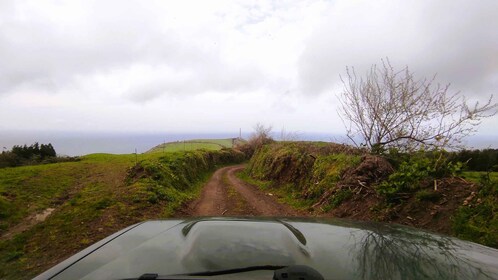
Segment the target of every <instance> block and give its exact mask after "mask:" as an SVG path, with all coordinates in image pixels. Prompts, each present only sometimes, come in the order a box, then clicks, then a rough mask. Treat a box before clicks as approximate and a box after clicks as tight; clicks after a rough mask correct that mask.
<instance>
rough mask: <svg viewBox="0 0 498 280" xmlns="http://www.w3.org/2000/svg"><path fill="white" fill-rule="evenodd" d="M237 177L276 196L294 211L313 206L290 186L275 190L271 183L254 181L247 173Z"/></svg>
mask: <svg viewBox="0 0 498 280" xmlns="http://www.w3.org/2000/svg"><path fill="white" fill-rule="evenodd" d="M236 176H237V177H238V178H239V179H241V180H242V181H245V182H247V183H249V184H251V185H254V186H256V187H258V188H259V189H261V190H262V191H264V192H267V193H271V194H273V195H275V196H276V198H277V200H278V201H279V202H280V203H284V204H287V205H289V206H291V207H292V208H294V209H297V210H308V209H309V208H310V207H311V205H312V204H313V201H311V200H306V199H303V198H301V196H300V193H299V192H298V191H296V189H295V188H293V186H292V185H290V184H287V185H284V186H279V187H278V188H275V187H272V182H271V181H264V180H258V179H254V178H252V177H251V176H249V175H248V174H247V171H241V172H238V173H237V174H236Z"/></svg>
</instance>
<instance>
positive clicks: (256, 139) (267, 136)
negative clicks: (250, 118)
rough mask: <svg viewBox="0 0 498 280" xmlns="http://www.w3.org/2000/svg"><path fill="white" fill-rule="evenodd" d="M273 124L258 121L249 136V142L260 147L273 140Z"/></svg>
mask: <svg viewBox="0 0 498 280" xmlns="http://www.w3.org/2000/svg"><path fill="white" fill-rule="evenodd" d="M272 129H273V128H272V126H271V125H270V126H264V125H263V124H261V123H257V124H256V125H255V126H254V132H253V133H252V134H251V136H250V137H249V144H250V145H251V146H253V147H254V148H257V147H260V146H262V145H264V144H266V143H269V142H273V138H272V136H271V131H272Z"/></svg>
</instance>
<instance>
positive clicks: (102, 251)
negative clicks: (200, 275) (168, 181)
mask: <svg viewBox="0 0 498 280" xmlns="http://www.w3.org/2000/svg"><path fill="white" fill-rule="evenodd" d="M295 264H297V265H307V266H310V267H312V268H314V269H316V270H317V271H318V272H320V273H321V274H322V275H323V276H324V278H325V279H436V278H437V279H495V278H496V277H497V275H498V250H496V249H493V248H489V247H485V246H481V245H478V244H475V243H472V242H466V241H462V240H459V239H456V238H451V237H447V236H441V235H437V234H434V233H429V232H426V231H421V230H417V229H413V228H409V227H403V226H398V225H389V224H380V223H367V222H353V221H349V220H341V219H289V218H282V219H278V218H272V219H261V218H258V219H253V218H251V219H246V218H201V219H186V220H161V221H147V222H143V223H140V224H136V225H133V226H130V227H128V228H126V229H124V230H122V231H120V232H117V233H115V234H113V235H112V236H109V237H108V238H106V239H104V240H102V241H100V242H98V243H96V244H94V245H92V246H90V247H89V248H87V249H85V250H83V251H81V252H80V253H78V254H76V255H75V256H73V257H71V258H69V259H67V260H66V261H64V262H62V263H60V264H59V265H57V266H55V267H53V268H52V269H50V270H48V271H46V272H45V273H43V274H41V275H39V276H38V277H37V278H38V279H47V278H53V279H80V278H82V279H123V278H131V277H139V276H140V275H142V274H144V273H157V274H159V275H174V274H185V273H192V272H201V271H217V270H226V269H233V268H242V267H250V266H263V265H274V266H288V265H295ZM248 275H249V276H251V277H254V276H255V274H248ZM262 275H265V276H267V275H268V272H266V274H261V275H260V276H262ZM272 275H273V274H270V276H269V277H270V278H269V279H271V276H272ZM238 276H241V277H242V276H244V275H243V274H241V275H231V276H230V278H234V277H238ZM246 276H247V275H246Z"/></svg>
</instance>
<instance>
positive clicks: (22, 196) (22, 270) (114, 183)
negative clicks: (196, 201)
mask: <svg viewBox="0 0 498 280" xmlns="http://www.w3.org/2000/svg"><path fill="white" fill-rule="evenodd" d="M243 159H244V155H243V154H242V153H241V152H237V151H235V150H231V149H223V150H219V151H206V150H196V151H188V152H177V153H166V154H162V153H150V154H141V155H135V154H129V155H109V154H93V155H88V156H84V157H82V158H81V161H79V162H66V163H55V164H47V165H33V166H23V167H16V168H5V169H0V216H1V221H2V226H1V235H2V237H1V238H0V278H2V279H25V278H30V277H32V276H34V275H36V274H37V273H39V272H41V271H43V270H46V269H47V268H49V267H50V266H53V265H55V264H56V263H57V262H59V261H61V260H63V259H64V258H67V257H68V256H70V255H72V254H74V253H76V252H78V251H80V250H81V249H83V248H85V247H87V246H89V245H90V244H92V243H94V242H96V241H98V240H100V239H102V238H104V237H106V236H108V235H110V234H112V233H114V232H116V231H118V230H120V229H122V228H124V227H126V226H128V225H130V224H134V223H137V222H140V221H143V220H147V219H157V218H164V217H168V216H169V215H171V214H172V212H173V211H174V210H175V209H177V208H178V207H180V206H181V205H182V203H183V202H185V201H187V200H189V199H192V198H193V197H195V195H196V194H198V193H199V191H200V189H201V186H202V185H203V184H204V182H205V181H207V179H208V178H209V176H210V174H211V172H212V171H214V169H215V168H217V167H218V166H220V165H225V164H231V163H238V162H240V161H241V160H243ZM47 208H53V209H54V210H53V212H52V213H51V214H50V215H49V216H48V217H47V218H46V220H44V221H43V222H40V223H36V224H33V225H32V226H31V227H27V228H24V229H22V230H19V228H18V226H20V225H23V224H29V222H28V221H31V220H32V219H33V218H34V217H35V216H36V215H37V214H39V213H40V212H42V211H44V210H45V209H47ZM16 230H18V232H16ZM12 233H14V234H12Z"/></svg>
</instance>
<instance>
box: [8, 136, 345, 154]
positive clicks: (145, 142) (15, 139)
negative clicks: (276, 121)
mask: <svg viewBox="0 0 498 280" xmlns="http://www.w3.org/2000/svg"><path fill="white" fill-rule="evenodd" d="M240 136H241V137H242V138H245V139H247V138H248V137H249V136H250V133H247V134H244V133H243V134H241V135H240ZM236 137H239V133H238V132H237V133H232V132H216V133H205V132H187V133H159V132H156V133H143V132H113V133H111V132H64V131H0V149H1V150H4V151H7V150H11V149H12V147H13V146H14V145H24V144H26V145H28V146H29V145H31V144H34V143H35V142H38V143H40V144H48V143H51V144H52V146H54V149H55V151H56V152H57V154H58V155H61V156H63V155H64V156H81V155H87V154H93V153H110V154H130V153H135V152H137V153H144V152H146V151H148V150H150V149H152V148H153V147H155V146H157V145H159V144H162V143H168V142H175V141H183V140H191V139H225V138H236ZM276 138H278V137H276ZM296 138H297V140H310V141H327V142H330V141H334V142H338V141H337V138H336V136H334V135H332V134H326V133H302V134H298V135H297V137H296Z"/></svg>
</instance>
